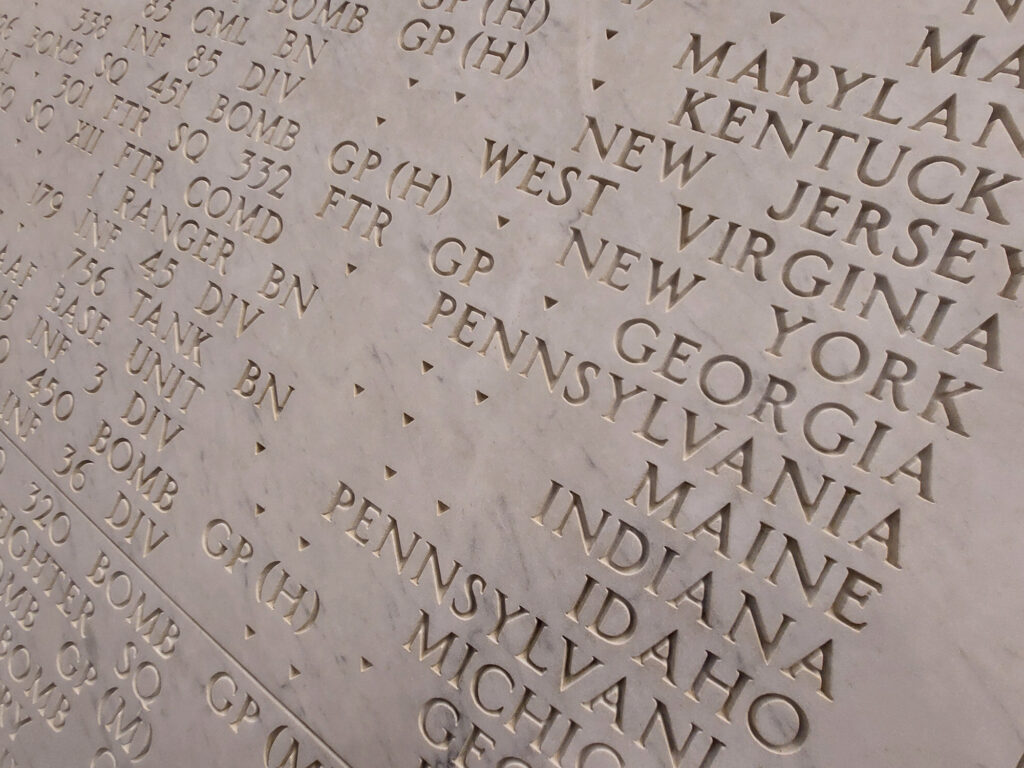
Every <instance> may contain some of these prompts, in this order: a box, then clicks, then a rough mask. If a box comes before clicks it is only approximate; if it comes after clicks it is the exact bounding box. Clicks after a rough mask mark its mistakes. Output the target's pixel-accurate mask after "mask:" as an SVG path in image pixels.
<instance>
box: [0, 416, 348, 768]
mask: <svg viewBox="0 0 1024 768" xmlns="http://www.w3.org/2000/svg"><path fill="white" fill-rule="evenodd" d="M0 435H3V436H4V438H6V440H7V442H8V443H10V444H11V445H12V446H13V447H14V448H16V449H17V451H18V453H20V454H21V455H22V456H23V457H24V458H25V460H26V461H27V462H28V463H29V464H31V465H32V466H33V467H34V468H35V470H36V471H37V472H38V473H39V474H40V475H42V476H43V478H44V479H45V480H46V482H47V483H48V484H49V485H50V486H51V487H53V488H54V489H55V490H56V491H57V493H59V494H60V495H61V496H62V497H63V498H64V500H65V501H67V503H68V504H70V505H71V506H72V507H73V508H74V509H75V510H76V511H77V512H78V514H80V515H81V516H82V517H83V518H85V519H86V520H88V521H89V524H90V525H91V526H92V527H93V528H95V529H96V530H97V531H99V533H100V534H101V535H102V536H103V538H104V539H106V540H107V541H108V542H110V544H111V545H112V546H113V547H114V548H116V549H117V551H118V552H120V553H121V555H122V556H123V557H124V558H125V559H126V560H127V561H128V562H129V563H131V564H132V565H133V566H135V568H136V569H137V570H138V571H139V573H141V574H142V575H143V576H144V577H145V578H146V580H147V581H148V582H149V583H150V584H152V585H153V586H154V587H155V588H156V589H157V590H159V591H160V594H162V595H163V597H164V599H166V600H167V602H169V603H170V604H171V605H173V606H174V608H175V609H176V610H178V611H179V612H180V613H181V614H182V615H183V616H184V617H185V618H187V619H188V620H189V621H190V622H192V624H194V625H195V626H196V628H197V629H198V630H199V632H200V634H201V635H202V636H203V637H205V638H206V639H207V640H209V641H210V642H211V643H213V645H214V646H215V647H216V648H218V649H219V650H220V651H221V653H223V654H224V655H225V656H227V657H228V659H230V660H231V662H232V663H233V664H234V665H235V666H236V667H238V669H240V670H241V671H242V672H243V673H244V674H245V675H246V676H247V677H248V678H249V679H250V680H251V681H252V682H253V683H255V684H256V685H257V686H259V688H260V690H262V691H263V693H264V694H266V695H267V697H268V698H270V700H271V701H273V702H274V703H275V704H277V706H279V707H280V708H281V709H283V710H284V711H285V712H287V713H288V715H289V716H291V717H292V719H294V720H295V722H296V723H298V724H299V725H301V726H302V727H303V728H304V729H305V730H306V732H307V733H308V734H309V735H310V736H311V737H312V738H313V739H314V740H315V741H316V742H317V744H318V745H319V746H320V747H321V748H322V749H323V750H324V751H326V752H327V753H328V754H329V755H330V756H331V757H332V758H334V759H335V760H337V761H338V763H339V765H340V766H341V768H355V767H354V766H353V765H352V764H351V763H350V762H348V761H347V760H346V759H345V758H343V757H342V756H341V755H339V754H338V753H337V751H336V750H335V749H334V748H333V747H331V745H330V744H328V743H327V742H326V741H325V740H324V739H323V737H322V736H320V734H318V733H317V732H316V731H315V730H313V728H312V727H310V726H309V724H307V723H306V721H305V720H303V719H302V718H301V717H299V716H298V715H297V714H295V713H294V712H293V711H292V710H291V708H290V707H288V706H287V705H286V704H285V703H284V702H283V701H281V699H280V698H278V696H277V695H275V694H274V693H273V692H272V691H271V690H270V689H269V688H268V687H267V686H266V685H264V684H263V681H261V680H260V679H259V678H258V677H256V675H254V674H253V673H252V672H250V671H249V668H248V667H246V666H245V665H244V664H242V662H240V661H239V660H238V659H237V658H235V655H234V654H233V653H231V651H229V650H228V649H227V648H225V647H224V646H223V645H221V643H220V641H219V640H217V638H215V637H214V636H213V635H212V634H210V632H209V630H207V629H206V628H205V627H204V626H203V625H202V624H200V623H199V622H198V621H196V619H195V618H193V616H192V614H190V613H189V612H188V611H186V610H185V609H184V608H183V607H182V605H181V603H179V602H178V601H177V600H176V599H174V598H173V597H171V595H169V594H168V593H167V591H166V590H165V589H164V588H163V587H162V586H160V584H159V583H157V581H156V580H155V579H154V578H153V577H152V576H150V575H149V573H147V572H146V570H145V569H143V568H142V566H140V565H139V564H138V563H136V562H135V560H134V559H133V558H132V557H131V556H130V555H129V554H128V553H127V552H125V551H124V549H122V547H121V545H120V544H118V543H117V542H116V541H114V539H113V538H111V537H110V535H109V534H108V533H107V532H106V531H104V530H103V528H102V527H101V526H100V525H99V524H98V523H97V522H96V521H95V520H93V519H92V518H91V517H89V515H87V514H86V513H85V510H83V509H82V508H81V507H80V506H78V504H77V503H76V502H75V500H74V499H72V498H71V497H70V496H68V494H67V493H66V492H65V491H64V489H63V488H61V487H60V486H59V485H57V484H56V483H55V482H53V480H51V479H50V476H49V475H47V473H46V471H45V470H44V469H43V468H42V467H41V466H39V464H38V463H37V462H36V460H35V459H33V458H32V457H31V456H30V455H29V454H28V453H26V451H25V449H24V448H22V447H21V446H20V445H18V444H17V442H16V441H15V440H14V439H13V438H11V436H10V435H8V434H7V432H6V431H5V430H3V429H0Z"/></svg>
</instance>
